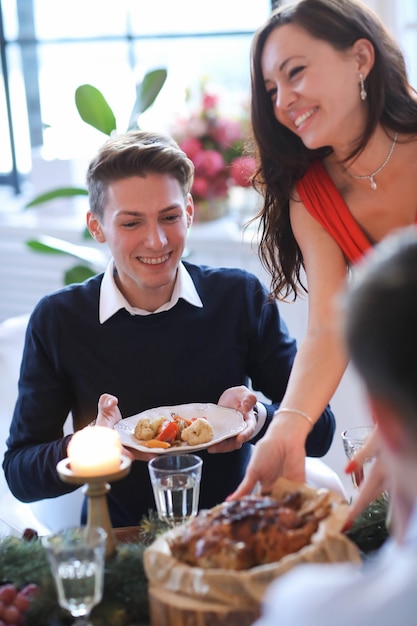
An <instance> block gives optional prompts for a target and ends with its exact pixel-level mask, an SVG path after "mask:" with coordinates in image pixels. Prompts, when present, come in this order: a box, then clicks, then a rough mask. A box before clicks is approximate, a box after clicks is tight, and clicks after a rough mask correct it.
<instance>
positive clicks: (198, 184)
mask: <svg viewBox="0 0 417 626" xmlns="http://www.w3.org/2000/svg"><path fill="white" fill-rule="evenodd" d="M191 193H192V195H193V196H194V197H195V198H207V197H208V195H209V183H208V180H207V178H203V176H195V177H194V183H193V187H192V189H191Z"/></svg>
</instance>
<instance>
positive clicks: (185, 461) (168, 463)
mask: <svg viewBox="0 0 417 626" xmlns="http://www.w3.org/2000/svg"><path fill="white" fill-rule="evenodd" d="M202 464H203V461H202V459H200V457H198V456H196V455H195V454H165V455H161V456H158V457H155V458H153V459H152V460H151V461H149V463H148V468H149V475H150V478H151V483H152V488H153V493H154V496H155V503H156V508H157V511H158V516H159V519H161V520H162V521H164V522H166V523H167V524H168V525H169V526H172V527H174V526H178V525H179V524H183V523H184V522H186V521H187V520H189V519H192V518H193V517H195V516H196V515H197V510H198V499H199V496H200V481H201V467H202Z"/></svg>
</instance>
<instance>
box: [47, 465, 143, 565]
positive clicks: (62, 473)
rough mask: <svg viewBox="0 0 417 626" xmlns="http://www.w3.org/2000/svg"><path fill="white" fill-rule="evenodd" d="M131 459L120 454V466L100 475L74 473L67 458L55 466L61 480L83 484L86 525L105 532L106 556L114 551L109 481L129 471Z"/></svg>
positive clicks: (114, 542)
mask: <svg viewBox="0 0 417 626" xmlns="http://www.w3.org/2000/svg"><path fill="white" fill-rule="evenodd" d="M131 463H132V462H131V460H130V459H129V457H127V456H125V455H124V454H122V457H121V461H120V468H119V469H118V470H117V471H116V472H113V473H111V474H104V475H102V476H83V475H81V474H74V472H73V471H72V470H71V463H70V460H69V459H62V461H60V462H59V463H58V465H57V466H56V469H57V472H58V474H59V477H60V478H61V480H63V481H64V482H66V483H71V484H73V485H84V488H83V492H84V494H85V495H86V496H87V498H88V501H87V505H88V507H87V527H92V526H100V527H101V528H104V530H105V531H106V533H107V541H106V557H107V556H111V555H113V554H114V553H115V552H116V539H115V536H114V532H113V527H112V525H111V521H110V515H109V509H108V506H107V497H106V496H107V492H108V491H110V489H111V487H110V484H109V483H110V482H113V481H115V480H120V479H121V478H124V477H125V476H127V474H128V473H129V472H130V466H131Z"/></svg>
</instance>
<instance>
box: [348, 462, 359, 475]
mask: <svg viewBox="0 0 417 626" xmlns="http://www.w3.org/2000/svg"><path fill="white" fill-rule="evenodd" d="M358 469H359V464H358V463H357V462H356V461H355V459H351V460H350V461H349V463H348V464H347V465H346V467H345V474H353V473H354V472H357V471H358Z"/></svg>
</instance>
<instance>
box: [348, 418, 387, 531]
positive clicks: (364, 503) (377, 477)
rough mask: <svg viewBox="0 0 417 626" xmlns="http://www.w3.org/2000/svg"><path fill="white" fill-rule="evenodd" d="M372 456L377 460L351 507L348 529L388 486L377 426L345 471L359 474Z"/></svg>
mask: <svg viewBox="0 0 417 626" xmlns="http://www.w3.org/2000/svg"><path fill="white" fill-rule="evenodd" d="M370 458H374V459H375V461H374V463H373V465H372V467H371V469H370V471H369V473H368V475H367V476H366V478H365V480H364V481H363V482H362V483H361V485H360V488H359V492H358V495H357V497H356V499H355V500H354V502H353V503H352V505H351V507H350V511H349V517H348V520H347V523H346V526H345V528H346V529H347V528H350V526H352V524H353V522H354V521H355V519H356V518H357V517H358V515H360V514H361V513H362V512H363V511H364V510H365V509H366V508H367V507H368V506H369V505H370V503H371V502H372V501H373V500H375V499H376V498H378V497H379V496H380V495H381V494H382V493H383V491H385V490H386V489H387V486H388V485H387V480H388V476H387V472H386V470H385V464H384V462H383V453H382V444H381V440H380V436H379V432H378V428H377V427H375V429H374V430H373V431H372V433H371V434H370V436H369V437H368V438H367V440H366V441H365V443H364V445H363V446H362V448H361V449H360V450H358V452H357V453H356V454H355V455H354V456H353V457H352V459H351V460H350V461H349V463H348V464H347V465H346V467H345V472H346V473H347V474H354V473H357V474H359V473H361V472H363V466H364V464H365V462H366V460H367V459H370Z"/></svg>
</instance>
